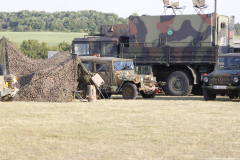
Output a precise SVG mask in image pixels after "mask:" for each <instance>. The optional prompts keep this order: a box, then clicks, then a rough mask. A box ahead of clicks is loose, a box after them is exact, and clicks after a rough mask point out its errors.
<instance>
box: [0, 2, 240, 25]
mask: <svg viewBox="0 0 240 160" xmlns="http://www.w3.org/2000/svg"><path fill="white" fill-rule="evenodd" d="M169 1H172V2H175V1H179V5H180V6H186V9H185V10H184V11H183V14H193V13H194V9H193V7H192V6H193V5H192V0H169ZM227 2H230V3H226V0H217V13H218V14H221V15H234V16H235V23H240V14H239V11H238V9H239V10H240V0H228V1H227ZM205 3H206V4H208V5H209V7H208V8H207V9H206V10H205V13H212V12H214V4H215V0H205ZM21 10H29V11H33V10H35V11H46V12H56V11H82V10H96V11H99V12H104V13H115V14H117V15H118V16H119V17H123V18H127V17H128V16H129V15H131V14H133V13H137V14H138V15H143V14H147V15H162V14H163V11H164V10H163V1H162V0H118V1H117V0H5V1H2V2H1V6H0V11H1V12H2V11H5V12H13V11H14V12H18V11H21ZM167 14H172V11H171V10H168V11H167Z"/></svg>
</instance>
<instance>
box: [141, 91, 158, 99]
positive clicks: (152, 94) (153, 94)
mask: <svg viewBox="0 0 240 160" xmlns="http://www.w3.org/2000/svg"><path fill="white" fill-rule="evenodd" d="M140 94H141V95H142V97H143V98H154V97H155V95H156V91H153V93H151V94H146V93H144V92H143V91H141V92H140Z"/></svg>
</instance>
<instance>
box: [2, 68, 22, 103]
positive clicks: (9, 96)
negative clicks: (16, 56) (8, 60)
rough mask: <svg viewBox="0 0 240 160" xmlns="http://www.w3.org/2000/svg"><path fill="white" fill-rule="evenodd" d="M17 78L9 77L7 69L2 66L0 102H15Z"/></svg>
mask: <svg viewBox="0 0 240 160" xmlns="http://www.w3.org/2000/svg"><path fill="white" fill-rule="evenodd" d="M16 83H17V78H16V77H15V76H14V75H11V74H10V75H7V72H6V67H5V65H4V64H0V100H1V101H3V102H8V101H13V100H14V99H15V97H16V95H17V92H18V88H17V87H16Z"/></svg>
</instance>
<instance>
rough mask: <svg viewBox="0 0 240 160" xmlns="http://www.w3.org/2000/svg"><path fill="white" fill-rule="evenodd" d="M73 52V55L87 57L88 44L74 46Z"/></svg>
mask: <svg viewBox="0 0 240 160" xmlns="http://www.w3.org/2000/svg"><path fill="white" fill-rule="evenodd" d="M74 51H75V54H77V55H88V54H89V44H88V43H80V44H74Z"/></svg>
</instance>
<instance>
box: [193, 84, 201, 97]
mask: <svg viewBox="0 0 240 160" xmlns="http://www.w3.org/2000/svg"><path fill="white" fill-rule="evenodd" d="M201 86H202V84H197V85H194V86H193V89H192V94H194V95H198V96H202V95H203V90H202V88H201Z"/></svg>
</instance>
